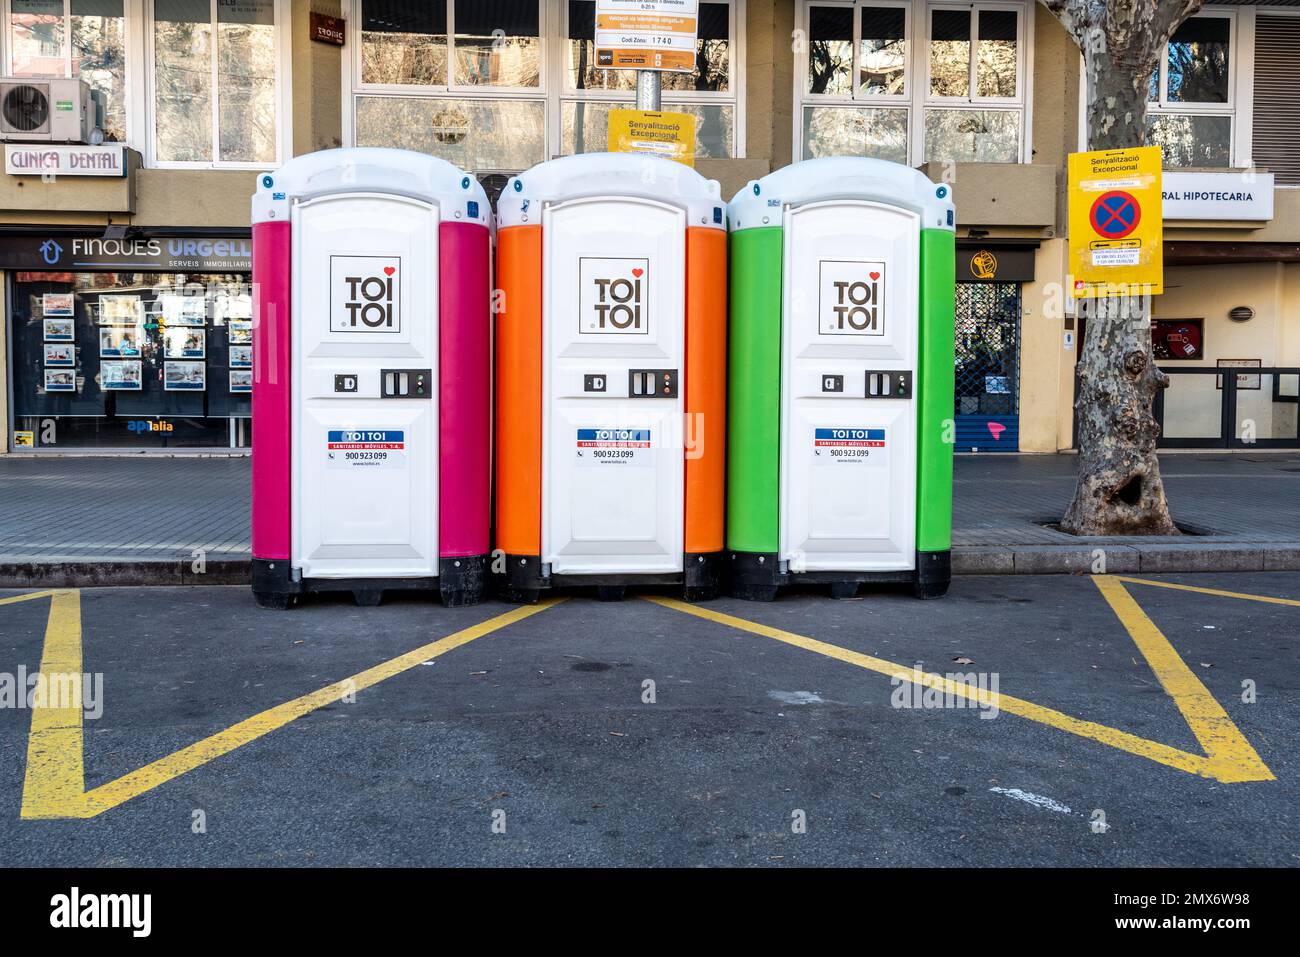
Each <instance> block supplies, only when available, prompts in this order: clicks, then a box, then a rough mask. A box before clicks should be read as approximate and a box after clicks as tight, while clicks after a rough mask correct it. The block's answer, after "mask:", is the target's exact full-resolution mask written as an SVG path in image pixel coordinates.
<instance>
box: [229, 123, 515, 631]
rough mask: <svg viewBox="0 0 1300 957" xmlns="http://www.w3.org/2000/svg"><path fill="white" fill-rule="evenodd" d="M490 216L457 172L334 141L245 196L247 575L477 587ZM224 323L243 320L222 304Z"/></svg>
mask: <svg viewBox="0 0 1300 957" xmlns="http://www.w3.org/2000/svg"><path fill="white" fill-rule="evenodd" d="M490 218H491V208H490V207H489V205H488V201H487V196H486V195H485V194H484V192H483V189H482V187H481V186H480V185H479V184H478V182H477V181H476V180H475V179H474V177H472V176H470V175H469V174H468V173H465V172H464V171H463V170H460V169H457V168H456V167H454V166H452V165H451V164H450V163H446V162H444V161H442V160H439V159H434V158H433V157H431V156H425V155H424V154H422V153H413V152H409V151H406V150H391V149H338V150H325V151H323V152H319V153H311V154H308V155H306V156H300V157H297V158H295V159H293V160H290V161H289V162H288V163H286V164H285V165H284V166H282V167H281V168H280V169H278V170H276V171H275V172H274V173H267V174H264V175H261V176H259V177H258V181H257V192H256V193H255V194H254V196H253V302H254V307H253V320H252V330H251V332H252V353H253V355H252V361H253V566H252V581H253V594H254V596H255V597H256V598H257V602H258V604H259V605H261V606H263V607H267V608H287V607H289V606H290V605H291V604H293V603H294V601H295V600H296V597H297V596H298V595H301V594H303V593H305V592H311V591H351V592H352V593H353V595H354V596H355V598H356V601H357V603H358V604H362V605H373V604H378V603H379V601H380V599H381V598H382V596H383V592H384V591H385V590H386V589H390V588H424V589H432V588H435V587H436V588H437V589H438V590H439V591H440V593H441V595H442V600H443V603H444V604H446V605H463V604H472V603H474V602H477V601H478V600H479V599H480V598H481V596H482V593H483V583H484V581H485V578H486V572H487V564H488V550H489V543H488V535H489V515H488V509H489V461H490V452H489V449H490V437H491V421H490V409H491V406H490V394H489V383H490V372H491V367H490V362H491V357H490V348H491V344H490V331H489V330H490V320H491V316H490V294H491V293H490V288H489V287H490V282H491V279H490V273H489V256H490V252H489V249H490V245H491V243H490ZM229 335H230V336H231V337H232V338H231V341H232V342H234V341H236V339H237V338H243V337H244V336H246V335H247V333H244V332H241V331H240V330H239V329H238V326H237V323H236V322H235V321H231V322H230V329H229Z"/></svg>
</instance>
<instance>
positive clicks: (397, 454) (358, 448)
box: [325, 429, 406, 469]
mask: <svg viewBox="0 0 1300 957" xmlns="http://www.w3.org/2000/svg"><path fill="white" fill-rule="evenodd" d="M325 464H326V465H327V466H329V467H330V468H332V469H404V468H406V433H405V432H394V431H391V430H386V429H344V430H340V431H337V432H330V433H329V434H328V435H327V436H326V441H325Z"/></svg>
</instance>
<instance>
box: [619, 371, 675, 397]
mask: <svg viewBox="0 0 1300 957" xmlns="http://www.w3.org/2000/svg"><path fill="white" fill-rule="evenodd" d="M627 376H628V382H627V394H628V397H629V398H632V399H675V398H677V370H676V369H631V370H629V371H628V374H627Z"/></svg>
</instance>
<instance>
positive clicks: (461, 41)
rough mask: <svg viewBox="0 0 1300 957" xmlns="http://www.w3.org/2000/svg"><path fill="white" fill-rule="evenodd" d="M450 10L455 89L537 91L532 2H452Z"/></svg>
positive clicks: (538, 51) (537, 42) (536, 20)
mask: <svg viewBox="0 0 1300 957" xmlns="http://www.w3.org/2000/svg"><path fill="white" fill-rule="evenodd" d="M454 10H455V15H456V21H455V22H456V33H455V35H454V36H455V46H454V49H455V51H456V75H455V77H454V78H453V83H454V84H455V85H456V86H509V87H538V86H541V83H542V41H541V30H540V12H539V8H538V6H537V3H536V2H535V0H454Z"/></svg>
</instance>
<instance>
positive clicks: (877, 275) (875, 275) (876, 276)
mask: <svg viewBox="0 0 1300 957" xmlns="http://www.w3.org/2000/svg"><path fill="white" fill-rule="evenodd" d="M867 275H868V276H870V277H871V278H872V279H879V278H880V273H878V272H869V273H867Z"/></svg>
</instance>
